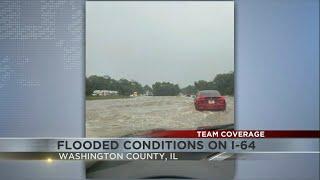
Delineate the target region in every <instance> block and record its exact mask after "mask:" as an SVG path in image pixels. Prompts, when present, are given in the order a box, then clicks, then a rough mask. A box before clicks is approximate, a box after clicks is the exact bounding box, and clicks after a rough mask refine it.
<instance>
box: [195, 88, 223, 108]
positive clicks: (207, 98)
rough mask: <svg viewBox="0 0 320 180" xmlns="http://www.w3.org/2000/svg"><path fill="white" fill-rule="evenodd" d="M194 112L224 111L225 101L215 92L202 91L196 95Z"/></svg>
mask: <svg viewBox="0 0 320 180" xmlns="http://www.w3.org/2000/svg"><path fill="white" fill-rule="evenodd" d="M194 106H195V108H196V110H200V111H201V110H212V111H225V110H226V106H227V103H226V100H225V98H224V97H223V96H221V95H220V93H219V91H217V90H204V91H199V92H198V93H197V96H196V98H195V99H194Z"/></svg>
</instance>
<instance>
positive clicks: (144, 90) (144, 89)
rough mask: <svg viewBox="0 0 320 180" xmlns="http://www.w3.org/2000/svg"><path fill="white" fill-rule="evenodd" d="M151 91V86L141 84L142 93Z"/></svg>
mask: <svg viewBox="0 0 320 180" xmlns="http://www.w3.org/2000/svg"><path fill="white" fill-rule="evenodd" d="M146 92H152V88H151V87H150V86H148V85H145V86H143V93H146Z"/></svg>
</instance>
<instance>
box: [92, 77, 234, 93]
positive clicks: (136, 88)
mask: <svg viewBox="0 0 320 180" xmlns="http://www.w3.org/2000/svg"><path fill="white" fill-rule="evenodd" d="M104 89H106V90H113V91H118V92H119V95H122V96H129V95H130V94H132V93H133V92H138V94H142V93H146V92H152V93H153V95H155V96H176V95H178V94H179V93H180V92H182V93H183V94H196V92H198V91H201V90H210V89H212V90H218V91H219V92H220V93H221V94H222V95H233V94H234V73H233V72H230V73H225V74H217V75H216V76H215V78H214V79H213V80H212V81H204V80H199V81H196V82H194V85H189V86H187V87H185V88H182V89H181V90H180V88H179V86H178V85H177V84H172V83H170V82H156V83H154V84H153V85H152V88H151V87H150V86H148V85H145V86H144V87H142V85H141V84H140V83H138V82H137V81H133V80H131V81H130V80H127V79H120V80H115V79H112V78H110V77H109V76H104V77H102V76H96V75H94V76H90V77H89V78H86V95H87V96H89V95H91V94H92V92H93V91H94V90H104Z"/></svg>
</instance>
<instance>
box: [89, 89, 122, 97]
mask: <svg viewBox="0 0 320 180" xmlns="http://www.w3.org/2000/svg"><path fill="white" fill-rule="evenodd" d="M110 95H118V91H111V90H94V91H93V93H92V96H110Z"/></svg>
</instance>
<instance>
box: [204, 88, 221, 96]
mask: <svg viewBox="0 0 320 180" xmlns="http://www.w3.org/2000/svg"><path fill="white" fill-rule="evenodd" d="M198 94H199V95H200V96H209V97H217V96H221V95H220V93H219V91H217V90H206V91H199V93H198Z"/></svg>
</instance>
